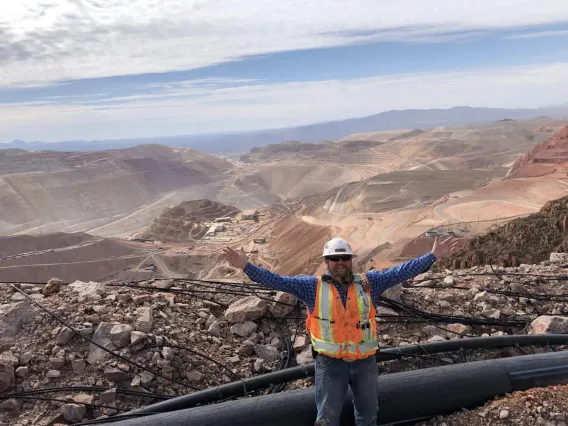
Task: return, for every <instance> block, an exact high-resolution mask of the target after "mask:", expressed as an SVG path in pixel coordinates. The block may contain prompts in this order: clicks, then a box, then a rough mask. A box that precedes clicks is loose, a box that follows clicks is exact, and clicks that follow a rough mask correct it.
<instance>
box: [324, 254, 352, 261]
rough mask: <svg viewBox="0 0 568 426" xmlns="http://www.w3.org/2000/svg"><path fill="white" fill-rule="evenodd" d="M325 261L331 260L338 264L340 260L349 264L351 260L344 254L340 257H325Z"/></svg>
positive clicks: (349, 256)
mask: <svg viewBox="0 0 568 426" xmlns="http://www.w3.org/2000/svg"><path fill="white" fill-rule="evenodd" d="M326 259H327V260H331V261H332V262H339V261H340V260H343V261H344V262H349V261H350V260H351V255H350V254H344V255H341V256H327V257H326Z"/></svg>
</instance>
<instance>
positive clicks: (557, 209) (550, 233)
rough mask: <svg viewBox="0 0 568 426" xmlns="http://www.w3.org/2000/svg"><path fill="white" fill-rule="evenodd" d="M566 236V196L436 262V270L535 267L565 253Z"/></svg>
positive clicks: (480, 237) (567, 218)
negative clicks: (553, 254) (448, 268)
mask: <svg viewBox="0 0 568 426" xmlns="http://www.w3.org/2000/svg"><path fill="white" fill-rule="evenodd" d="M567 232H568V196H566V197H562V198H559V199H557V200H553V201H550V202H548V203H546V205H545V206H544V207H543V208H542V209H541V210H540V211H539V212H538V213H534V214H531V215H529V216H527V217H523V218H519V219H515V220H513V221H511V222H509V223H507V224H505V225H503V226H501V227H498V228H496V229H494V230H492V231H490V232H488V233H487V234H485V235H481V236H478V237H475V238H473V239H471V240H470V241H468V242H467V243H466V244H465V246H464V248H463V249H462V250H461V251H460V252H458V253H456V254H454V255H452V256H451V257H450V258H448V259H444V260H443V261H441V262H439V267H442V268H443V267H453V268H463V267H471V266H476V265H485V264H492V265H500V266H518V265H520V264H522V263H525V264H530V263H538V262H541V261H543V260H546V259H547V258H548V255H549V253H550V252H552V251H554V252H562V253H565V252H566V251H568V239H567V236H568V234H567Z"/></svg>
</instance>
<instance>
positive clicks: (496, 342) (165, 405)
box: [117, 334, 568, 417]
mask: <svg viewBox="0 0 568 426" xmlns="http://www.w3.org/2000/svg"><path fill="white" fill-rule="evenodd" d="M564 344H568V334H535V335H519V336H493V337H473V338H468V339H454V340H447V341H445V342H435V343H424V344H420V345H408V346H400V347H395V348H387V349H382V350H381V351H380V352H378V353H377V354H376V358H377V362H381V361H388V360H393V359H397V358H400V357H401V356H404V355H416V354H424V355H427V354H435V353H442V352H453V351H459V350H461V349H497V348H503V347H511V346H517V345H518V346H532V345H536V346H546V345H564ZM313 375H314V364H313V363H312V364H309V365H301V366H297V367H292V368H287V369H284V370H279V371H275V372H272V373H267V374H263V375H261V376H256V377H251V378H248V379H244V380H240V381H237V382H231V383H227V384H225V385H221V386H217V387H214V388H210V389H205V390H202V391H198V392H193V393H190V394H188V395H184V396H180V397H177V398H172V399H169V400H167V401H162V402H157V403H156V404H152V405H148V406H146V407H142V408H139V409H136V410H133V411H130V412H128V413H125V415H129V414H132V413H143V412H152V413H156V412H160V413H163V412H167V411H175V410H181V409H185V408H191V407H197V406H199V405H204V404H210V403H213V402H217V401H220V400H223V399H226V398H230V397H240V396H244V395H246V394H247V393H249V392H251V391H255V390H260V389H265V388H267V387H270V386H272V385H277V384H280V383H286V382H291V381H294V380H298V379H304V378H307V377H313ZM117 417H118V416H117Z"/></svg>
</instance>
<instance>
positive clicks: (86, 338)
mask: <svg viewBox="0 0 568 426" xmlns="http://www.w3.org/2000/svg"><path fill="white" fill-rule="evenodd" d="M11 286H12V288H14V289H15V290H16V291H17V292H18V293H21V294H23V295H24V296H25V297H26V298H27V299H29V300H30V301H31V302H32V303H33V304H34V305H36V306H37V307H39V308H40V309H41V310H43V311H44V312H46V313H47V314H49V315H50V316H51V317H52V318H53V319H55V320H56V321H57V322H59V323H60V324H62V325H64V326H65V327H67V328H69V329H70V330H71V331H73V332H74V333H75V334H77V335H78V336H80V337H82V338H83V339H85V340H87V341H88V342H89V343H92V344H93V345H95V346H97V347H98V348H101V349H102V350H104V351H105V352H107V353H109V354H111V355H114V356H115V357H117V358H119V359H121V360H122V361H125V362H128V363H129V364H132V365H134V366H136V367H138V368H140V369H142V370H145V371H148V372H149V373H152V374H154V375H155V376H158V377H161V378H163V379H166V380H169V381H171V382H173V383H177V384H178V385H182V386H185V387H188V388H190V389H193V390H201V389H199V388H196V387H194V386H191V385H188V384H186V383H183V382H180V381H178V380H175V379H170V378H168V377H166V376H164V375H162V374H160V373H158V372H154V371H152V370H150V369H148V368H146V367H144V366H143V365H141V364H138V363H137V362H135V361H132V360H129V359H128V358H125V357H123V356H122V355H119V354H117V353H115V352H113V351H111V350H109V349H107V348H105V347H104V346H102V345H99V344H98V343H96V342H95V341H93V340H91V339H90V338H89V337H86V336H83V335H82V334H81V333H79V332H78V331H77V330H75V329H74V328H73V327H71V326H70V325H68V324H67V323H66V322H65V321H63V320H62V319H61V318H59V317H58V316H57V315H55V314H54V313H53V312H51V311H50V310H49V309H47V308H45V307H44V306H42V305H41V304H40V303H38V302H37V301H35V300H34V299H33V298H32V297H30V296H29V295H28V294H26V293H25V292H24V291H22V290H20V289H19V288H17V287H16V286H15V285H13V284H11Z"/></svg>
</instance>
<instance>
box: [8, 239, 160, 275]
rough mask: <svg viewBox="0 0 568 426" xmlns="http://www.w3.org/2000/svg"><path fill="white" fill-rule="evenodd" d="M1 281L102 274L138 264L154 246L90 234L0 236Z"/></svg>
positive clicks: (152, 250) (155, 249)
mask: <svg viewBox="0 0 568 426" xmlns="http://www.w3.org/2000/svg"><path fill="white" fill-rule="evenodd" d="M0 246H3V247H4V249H3V250H2V256H1V258H0V281H1V282H6V281H9V282H10V281H13V282H47V280H49V279H50V278H53V277H59V278H61V279H62V280H64V281H66V282H72V281H75V280H86V281H90V280H97V279H98V278H99V277H102V276H106V275H109V274H112V273H114V272H117V271H120V270H124V269H128V268H130V267H133V266H136V265H138V264H139V263H140V262H141V261H143V260H144V259H145V258H147V257H148V256H149V255H150V254H151V253H152V252H156V251H159V250H158V249H157V248H155V247H143V246H142V245H140V246H136V245H134V244H130V243H127V242H123V241H119V240H113V239H105V238H98V237H93V236H90V235H87V234H64V233H57V234H49V235H22V236H13V237H2V238H0Z"/></svg>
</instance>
